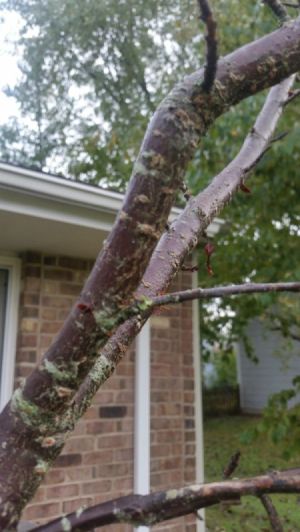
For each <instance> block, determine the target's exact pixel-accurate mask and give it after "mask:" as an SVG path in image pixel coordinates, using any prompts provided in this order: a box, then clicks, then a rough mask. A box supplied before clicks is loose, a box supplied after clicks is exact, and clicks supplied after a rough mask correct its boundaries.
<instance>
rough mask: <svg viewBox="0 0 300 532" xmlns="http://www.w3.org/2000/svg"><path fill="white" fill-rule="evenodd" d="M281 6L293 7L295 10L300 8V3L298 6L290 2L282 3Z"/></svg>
mask: <svg viewBox="0 0 300 532" xmlns="http://www.w3.org/2000/svg"><path fill="white" fill-rule="evenodd" d="M282 4H283V5H284V6H286V7H294V8H296V9H299V8H300V2H298V4H293V3H291V2H282Z"/></svg>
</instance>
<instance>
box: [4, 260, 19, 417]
mask: <svg viewBox="0 0 300 532" xmlns="http://www.w3.org/2000/svg"><path fill="white" fill-rule="evenodd" d="M19 295H20V260H19V259H17V258H15V257H1V256H0V410H2V408H3V407H4V406H5V404H6V403H7V401H8V400H9V398H10V396H11V393H12V390H13V379H14V368H15V353H16V337H17V326H18V307H19Z"/></svg>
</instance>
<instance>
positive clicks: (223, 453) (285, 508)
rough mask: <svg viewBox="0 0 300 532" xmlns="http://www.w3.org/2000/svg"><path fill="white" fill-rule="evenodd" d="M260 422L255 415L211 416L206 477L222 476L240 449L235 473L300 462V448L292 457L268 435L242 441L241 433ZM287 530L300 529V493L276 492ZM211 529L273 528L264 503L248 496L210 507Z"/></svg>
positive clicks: (221, 531)
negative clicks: (250, 441)
mask: <svg viewBox="0 0 300 532" xmlns="http://www.w3.org/2000/svg"><path fill="white" fill-rule="evenodd" d="M257 422H258V419H257V418H255V417H247V416H232V417H226V418H225V417H221V418H211V419H207V420H206V422H205V426H204V440H205V464H206V466H205V467H206V470H205V475H206V481H213V480H220V479H221V477H222V471H223V469H224V466H225V465H226V464H227V463H228V461H229V458H230V456H231V455H232V454H233V453H234V452H235V451H236V450H238V449H239V450H240V451H241V453H242V455H241V460H240V465H239V467H238V469H237V470H236V472H235V473H234V475H233V476H236V477H245V476H255V475H257V474H261V473H264V472H266V471H270V470H273V469H279V468H282V469H288V468H290V467H294V466H296V465H299V460H300V452H299V454H298V455H297V456H295V455H294V456H292V457H291V458H290V460H289V461H287V460H286V459H284V458H283V451H284V446H283V445H274V444H272V443H270V442H269V441H268V439H267V438H266V436H265V435H261V436H260V437H259V438H258V439H257V440H255V441H254V442H253V443H251V444H248V445H245V444H241V443H240V434H241V432H242V431H245V430H247V429H249V428H251V427H253V426H255V424H256V423H257ZM272 500H273V502H274V503H275V505H276V508H277V511H278V513H279V515H280V517H281V522H282V525H283V529H284V531H285V532H296V531H300V497H299V495H273V496H272ZM206 520H207V530H208V532H258V531H264V532H269V531H270V530H271V529H270V525H269V521H268V519H267V517H266V513H265V510H264V509H263V507H262V505H261V503H260V502H259V501H258V500H257V499H255V498H254V497H245V498H244V499H243V501H242V503H241V504H240V505H232V506H229V507H226V506H224V505H223V507H222V506H219V507H214V508H210V509H207V510H206Z"/></svg>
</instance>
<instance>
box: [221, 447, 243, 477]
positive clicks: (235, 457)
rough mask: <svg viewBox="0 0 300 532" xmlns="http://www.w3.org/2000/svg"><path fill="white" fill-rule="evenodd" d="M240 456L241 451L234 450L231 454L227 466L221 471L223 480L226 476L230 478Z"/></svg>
mask: <svg viewBox="0 0 300 532" xmlns="http://www.w3.org/2000/svg"><path fill="white" fill-rule="evenodd" d="M240 457H241V451H236V452H235V453H234V454H233V455H232V456H231V458H230V460H229V462H228V464H227V466H226V467H225V469H224V471H223V478H224V480H225V479H227V478H230V477H231V475H232V473H233V472H234V471H235V470H236V468H237V466H238V465H239V461H240Z"/></svg>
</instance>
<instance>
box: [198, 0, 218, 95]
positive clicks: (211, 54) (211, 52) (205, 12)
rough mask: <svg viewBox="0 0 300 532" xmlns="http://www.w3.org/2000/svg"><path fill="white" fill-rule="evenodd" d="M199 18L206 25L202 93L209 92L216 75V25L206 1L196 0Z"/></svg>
mask: <svg viewBox="0 0 300 532" xmlns="http://www.w3.org/2000/svg"><path fill="white" fill-rule="evenodd" d="M198 4H199V9H200V18H201V20H203V22H204V23H205V25H206V30H207V34H206V36H205V40H206V65H205V67H204V80H203V83H202V88H203V90H204V92H210V91H211V89H212V87H213V84H214V81H215V78H216V73H217V62H218V43H217V23H216V21H215V20H214V17H213V12H212V10H211V8H210V5H209V2H208V0H198Z"/></svg>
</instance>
